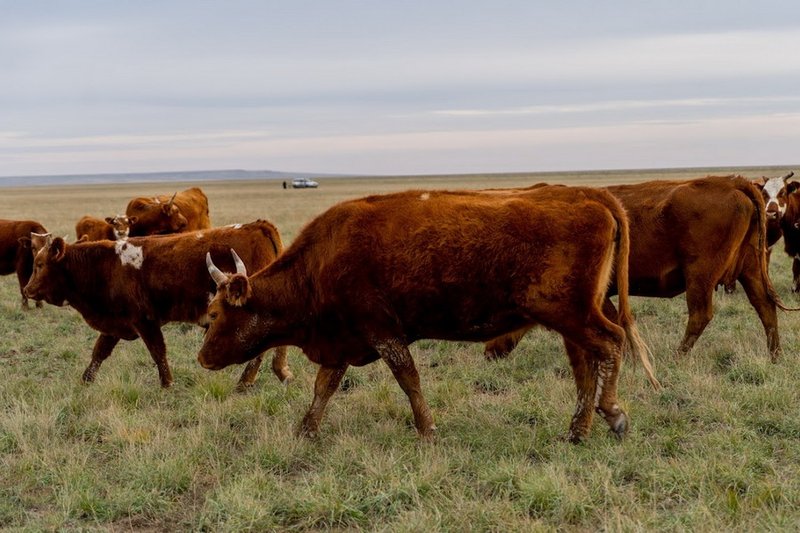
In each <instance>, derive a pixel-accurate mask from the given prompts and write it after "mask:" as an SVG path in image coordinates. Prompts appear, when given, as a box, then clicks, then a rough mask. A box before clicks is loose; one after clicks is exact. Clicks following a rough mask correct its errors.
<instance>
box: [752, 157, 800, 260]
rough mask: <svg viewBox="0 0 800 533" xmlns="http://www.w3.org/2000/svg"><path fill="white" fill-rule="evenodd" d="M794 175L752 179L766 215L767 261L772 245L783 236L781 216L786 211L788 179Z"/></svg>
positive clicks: (791, 173)
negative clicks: (761, 197) (760, 196)
mask: <svg viewBox="0 0 800 533" xmlns="http://www.w3.org/2000/svg"><path fill="white" fill-rule="evenodd" d="M792 176H794V172H790V173H788V174H786V175H785V176H783V177H780V178H766V177H762V178H759V179H756V180H753V184H754V185H755V186H756V187H757V188H758V189H760V190H761V194H762V196H763V197H764V205H765V208H766V215H767V261H768V262H769V257H770V254H771V252H772V246H773V245H774V244H775V243H776V242H778V241H779V240H780V238H781V237H782V236H783V225H782V220H783V216H784V214H785V213H786V208H787V202H788V199H789V194H790V193H789V191H788V190H787V189H788V186H789V179H790V178H791V177H792Z"/></svg>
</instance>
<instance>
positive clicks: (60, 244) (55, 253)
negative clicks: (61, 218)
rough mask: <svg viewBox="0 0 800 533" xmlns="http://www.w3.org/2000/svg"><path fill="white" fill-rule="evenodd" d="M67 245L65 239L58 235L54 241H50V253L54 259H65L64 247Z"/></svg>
mask: <svg viewBox="0 0 800 533" xmlns="http://www.w3.org/2000/svg"><path fill="white" fill-rule="evenodd" d="M66 245H67V244H66V243H65V242H64V239H62V238H61V237H56V238H55V239H53V242H52V243H50V250H49V252H48V253H49V254H50V257H51V258H52V259H53V260H54V261H61V260H62V259H64V248H65V247H66Z"/></svg>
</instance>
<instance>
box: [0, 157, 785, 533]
mask: <svg viewBox="0 0 800 533" xmlns="http://www.w3.org/2000/svg"><path fill="white" fill-rule="evenodd" d="M746 173H747V174H748V175H751V176H756V175H761V172H759V171H758V170H755V169H748V170H747V172H746ZM766 173H767V174H768V175H773V174H775V175H777V174H779V172H777V171H772V170H769V171H767V172H766ZM696 175H700V173H692V171H681V172H673V173H658V172H650V173H638V174H637V173H630V174H617V173H593V174H585V175H576V174H572V175H570V174H550V175H546V176H526V175H514V176H511V175H504V176H493V177H491V178H489V177H481V176H472V177H456V176H454V177H439V178H426V179H422V178H417V179H412V178H392V179H388V178H387V179H382V180H370V179H336V180H328V181H324V182H323V183H322V186H321V187H320V189H318V190H303V191H293V190H288V191H284V190H282V189H281V188H280V183H279V182H240V183H209V184H203V188H204V190H205V191H206V192H207V194H208V196H209V198H210V204H211V217H212V220H213V222H214V223H215V224H219V225H222V224H229V223H235V222H245V221H248V220H252V219H255V218H267V219H269V220H271V221H273V222H274V223H275V224H276V225H277V226H278V228H279V229H280V230H281V232H282V234H283V236H284V240H285V242H286V243H290V242H291V241H292V239H293V238H294V237H295V236H296V235H297V232H298V231H299V229H300V228H301V227H302V225H303V224H304V223H305V222H307V221H308V220H309V219H310V218H311V217H313V216H314V215H315V214H318V213H320V212H321V211H323V210H324V209H325V208H326V207H327V206H329V205H332V204H333V203H335V202H338V201H340V200H343V199H346V198H352V197H357V196H360V195H364V194H371V193H379V192H388V191H393V190H403V189H408V188H415V187H419V188H480V187H486V186H492V187H499V186H515V185H524V184H529V183H532V182H536V181H550V182H562V183H563V182H566V183H585V184H592V185H600V184H605V183H619V182H623V181H629V182H635V181H640V180H642V179H650V178H654V177H688V176H696ZM185 185H187V184H175V185H174V186H172V187H169V188H166V189H164V186H163V185H159V186H158V189H157V190H153V189H152V187H153V186H148V185H146V184H142V185H120V186H81V187H49V188H41V189H35V188H29V189H24V188H21V189H1V190H0V217H2V218H34V219H37V220H39V221H41V222H42V223H43V224H44V225H45V226H47V227H48V228H49V229H50V230H52V231H53V232H54V233H55V234H58V235H65V234H69V235H70V236H72V235H73V231H74V230H73V225H74V223H75V221H77V219H78V218H79V217H80V216H81V215H83V214H87V213H88V214H93V215H95V216H106V215H111V214H115V213H117V212H121V211H123V210H124V207H125V203H126V201H127V199H129V198H130V197H132V196H135V195H139V194H154V193H166V192H170V191H171V190H176V189H180V188H182V187H184V186H185ZM771 273H772V277H773V280H774V283H775V285H776V287H777V289H778V291H779V292H780V293H781V295H783V297H784V299H785V300H786V302H787V303H791V304H794V305H798V304H800V301H798V298H796V297H795V296H794V295H791V294H790V292H789V287H790V278H791V274H790V263H789V259H788V258H787V257H786V256H785V255H784V254H783V253H782V252H780V251H779V252H777V253H774V254H773V262H772V267H771ZM715 300H716V301H715V311H716V316H715V318H714V320H713V321H712V322H711V324H710V325H709V327H708V328H707V330H706V332H705V333H704V335H703V337H701V339H700V341H699V342H698V344H697V345H696V347H695V349H694V351H693V352H692V353H691V354H690V355H689V356H688V357H687V358H683V359H679V358H678V357H677V356H676V355H675V353H674V348H675V347H676V346H677V344H678V342H679V340H680V337H681V335H682V332H683V328H684V326H685V320H686V309H685V302H684V300H683V299H682V298H681V297H678V298H675V299H672V300H655V299H643V298H634V299H633V306H634V312H635V314H636V316H637V319H638V321H639V326H640V328H641V330H642V333H643V336H644V337H645V339H646V340H647V341H648V343H649V344H650V346H651V347H652V349H653V351H654V355H655V360H656V370H657V373H658V376H659V378H660V379H661V381H662V383H663V384H664V385H665V387H664V390H663V391H661V392H658V393H654V392H653V391H652V390H651V389H650V387H649V384H648V383H647V381H646V379H645V378H644V375H643V372H642V369H641V368H637V367H632V366H630V365H626V366H625V368H623V372H622V377H621V381H620V396H621V399H622V401H623V404H624V407H625V408H626V409H627V410H628V413H629V414H630V415H631V418H632V430H631V433H630V435H629V437H628V438H627V439H626V440H625V441H623V442H617V441H616V440H615V439H613V438H612V437H610V436H609V435H607V433H606V426H605V424H604V423H603V422H602V420H596V421H595V425H594V428H593V432H592V434H591V436H590V438H589V439H588V441H587V442H586V443H585V444H584V445H580V446H573V445H570V444H567V443H565V442H564V441H563V440H562V437H563V436H564V435H565V433H566V429H567V425H568V422H569V417H570V416H571V413H572V410H573V406H574V385H573V381H572V377H571V373H570V370H569V365H568V362H567V359H566V357H565V354H564V350H563V347H562V345H561V343H560V341H559V338H558V337H557V335H555V334H553V333H550V332H547V331H534V332H532V334H529V336H528V337H527V338H526V339H525V340H524V341H523V343H522V344H521V346H520V347H519V348H518V350H517V351H516V352H515V353H514V354H513V355H512V356H511V357H509V358H508V359H505V360H501V361H497V362H491V363H489V362H486V361H484V360H483V356H482V349H481V347H480V346H478V345H474V344H461V343H446V342H436V341H422V342H418V343H416V344H415V345H413V347H412V353H413V354H414V356H415V359H416V361H417V365H418V367H419V369H420V374H421V378H422V383H423V390H424V393H425V394H426V397H427V399H428V401H429V403H430V405H431V408H432V409H433V412H434V417H435V418H436V421H437V425H438V427H439V430H438V438H437V440H436V441H435V442H434V443H422V442H419V441H418V440H417V438H416V436H415V433H414V430H413V423H412V418H411V410H410V408H409V405H408V402H407V400H406V397H405V395H404V394H403V393H402V391H401V390H400V388H399V387H398V386H397V384H396V382H395V381H394V379H393V378H392V376H391V373H390V372H389V371H388V369H387V368H386V367H385V365H381V364H379V363H376V364H373V365H369V366H367V367H364V368H352V369H350V370H349V371H348V374H347V376H346V378H345V381H344V383H343V386H342V389H343V390H341V391H340V392H339V393H337V395H335V396H334V397H333V400H332V402H331V405H330V406H329V408H328V410H327V414H326V418H325V419H324V420H323V425H322V428H321V435H320V436H319V438H318V439H316V440H304V439H299V438H297V437H295V435H294V429H295V428H296V427H297V424H298V423H299V421H300V419H301V417H302V415H303V414H304V412H305V410H306V408H307V407H308V404H309V402H310V400H311V389H312V384H313V379H314V374H315V368H314V366H313V365H312V364H310V363H309V362H308V361H307V360H306V359H305V357H304V356H303V355H302V353H300V352H299V350H297V349H294V348H292V349H290V355H289V357H290V365H291V367H292V370H293V372H294V374H295V381H294V382H292V383H291V384H290V385H289V386H288V387H287V388H284V387H282V386H280V385H279V384H278V383H277V381H276V380H275V379H274V377H273V376H272V375H271V374H269V373H263V374H262V376H261V378H260V379H259V383H258V385H257V387H255V389H254V390H252V391H250V392H247V393H237V392H236V391H235V390H234V387H235V384H236V379H237V377H238V372H239V369H238V368H231V369H226V370H223V371H221V372H216V373H214V372H209V371H206V370H203V369H202V368H201V367H200V366H199V365H198V364H197V362H196V360H195V354H196V352H197V349H198V347H199V346H200V343H201V340H202V334H201V331H200V330H199V329H197V328H194V327H191V326H186V325H179V324H174V325H169V326H167V327H165V328H164V330H165V336H166V342H167V347H168V351H169V359H170V363H171V365H172V368H173V373H174V375H175V381H176V383H175V385H174V386H173V388H171V389H169V390H161V389H160V388H159V386H158V378H157V373H156V370H155V368H154V367H153V365H152V362H151V359H150V357H149V355H148V354H147V352H146V350H145V348H144V346H143V344H142V343H141V342H140V341H134V342H122V343H121V344H120V345H119V346H118V347H117V349H116V351H115V353H114V355H112V357H111V358H110V359H109V360H108V361H106V363H105V364H104V366H103V367H102V368H101V370H100V372H99V373H98V376H97V380H96V382H95V383H94V384H92V385H90V386H85V385H83V384H81V382H80V375H81V373H82V371H83V369H84V367H85V366H86V364H87V363H88V360H89V353H90V351H91V347H92V344H93V342H94V339H95V337H96V333H95V332H94V331H93V330H91V329H90V328H89V327H88V326H87V325H86V324H85V323H84V322H83V320H82V319H81V317H80V316H79V315H78V314H77V313H76V312H75V311H74V310H72V309H69V308H55V307H52V306H45V307H44V308H43V309H32V310H29V311H23V310H21V309H20V305H19V294H18V288H17V285H16V280H15V279H14V277H13V276H7V277H4V278H0V371H2V380H0V528H3V529H9V530H28V531H40V530H62V529H66V530H145V531H162V530H164V531H174V530H210V531H246V530H255V531H267V530H308V529H324V528H333V529H338V530H350V529H365V530H390V531H432V530H451V531H506V530H525V531H536V530H552V529H565V530H583V531H585V530H598V529H605V530H701V531H710V530H717V531H720V530H731V529H735V530H742V531H745V530H746V531H755V530H787V531H788V530H797V529H798V528H800V414H798V406H800V402H799V401H798V400H799V398H798V392H797V391H798V387H797V384H798V383H800V362H799V361H798V348H800V339H799V338H798V334H797V332H798V321H800V314H797V313H795V314H791V313H783V314H781V315H780V317H779V319H780V325H781V335H782V339H781V340H782V343H783V349H784V356H783V359H782V360H781V361H780V362H778V363H777V364H771V363H769V357H768V355H767V350H766V341H765V338H764V334H763V330H762V328H761V326H760V324H759V323H758V320H757V318H756V315H755V313H754V311H753V310H752V308H751V307H750V306H749V304H748V303H747V299H746V297H745V296H744V294H743V293H742V291H741V290H740V291H739V292H738V293H736V294H733V295H724V294H722V293H719V292H718V293H717V295H716V297H715Z"/></svg>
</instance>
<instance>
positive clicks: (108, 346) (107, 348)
mask: <svg viewBox="0 0 800 533" xmlns="http://www.w3.org/2000/svg"><path fill="white" fill-rule="evenodd" d="M118 342H119V337H112V336H111V335H105V334H103V333H101V334H100V336H99V337H97V340H96V341H95V343H94V349H93V350H92V361H91V362H90V363H89V366H87V367H86V370H84V371H83V378H82V379H83V382H84V383H91V382H93V381H94V377H95V375H96V374H97V370H98V369H99V368H100V365H101V364H103V361H105V360H106V358H108V356H109V355H111V352H112V350H114V347H115V346H116V345H117V343H118Z"/></svg>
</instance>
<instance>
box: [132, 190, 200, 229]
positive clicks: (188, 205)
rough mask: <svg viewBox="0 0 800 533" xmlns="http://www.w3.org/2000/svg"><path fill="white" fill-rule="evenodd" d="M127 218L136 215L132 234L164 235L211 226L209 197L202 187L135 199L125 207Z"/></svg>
mask: <svg viewBox="0 0 800 533" xmlns="http://www.w3.org/2000/svg"><path fill="white" fill-rule="evenodd" d="M125 214H126V215H128V217H136V222H135V223H134V224H132V225H131V233H130V234H131V237H139V236H143V235H164V234H167V233H180V232H184V231H195V230H202V229H208V228H210V227H211V220H210V219H209V216H208V197H206V195H205V193H204V192H203V191H202V190H201V189H200V188H199V187H192V188H191V189H186V190H185V191H181V192H176V193H175V194H173V195H172V196H171V197H169V196H167V195H162V196H155V197H152V198H145V197H140V198H134V199H133V200H131V201H130V202H128V207H127V208H126V209H125Z"/></svg>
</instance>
